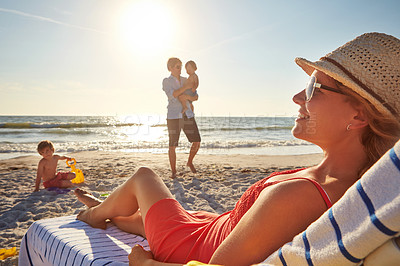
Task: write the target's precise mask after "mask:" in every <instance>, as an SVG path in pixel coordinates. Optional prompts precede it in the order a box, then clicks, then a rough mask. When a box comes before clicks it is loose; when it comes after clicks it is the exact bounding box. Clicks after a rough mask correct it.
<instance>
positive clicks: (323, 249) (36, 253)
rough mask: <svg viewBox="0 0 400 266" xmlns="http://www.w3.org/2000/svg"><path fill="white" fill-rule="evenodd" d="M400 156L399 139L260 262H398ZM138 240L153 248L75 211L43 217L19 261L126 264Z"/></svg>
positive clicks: (24, 244) (25, 240) (23, 246)
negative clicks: (86, 220) (93, 223)
mask: <svg viewBox="0 0 400 266" xmlns="http://www.w3.org/2000/svg"><path fill="white" fill-rule="evenodd" d="M399 158H400V141H399V142H397V143H396V145H395V146H394V148H392V149H391V150H390V151H388V152H387V153H386V154H385V155H384V156H383V157H382V158H381V159H380V160H379V161H378V162H377V163H376V164H375V165H374V166H372V167H371V169H369V170H368V171H367V172H366V173H365V174H364V175H363V177H361V178H360V180H359V181H357V182H356V183H355V184H354V185H353V186H351V187H350V188H349V189H348V190H347V191H346V193H345V194H344V195H343V197H342V198H341V199H340V200H339V201H338V202H337V203H336V204H334V205H333V207H331V208H330V209H329V210H327V211H326V212H325V213H324V214H323V215H322V216H321V217H320V218H319V219H318V220H317V221H315V222H314V223H312V224H311V225H310V226H309V227H308V228H307V229H306V230H305V231H304V232H302V233H300V234H299V235H297V236H296V237H294V239H293V241H292V242H290V243H287V244H285V245H284V246H283V247H281V248H280V249H279V250H277V251H276V252H275V253H273V254H272V255H271V256H269V257H268V258H267V259H266V260H265V261H264V262H263V263H261V264H259V265H260V266H261V265H357V264H360V263H362V262H363V260H364V258H367V259H366V260H365V264H366V265H367V263H368V261H370V262H372V263H373V260H374V259H378V260H382V254H385V255H383V258H384V259H391V260H392V261H396V262H398V261H400V250H399V249H398V248H397V247H396V245H395V244H394V243H393V241H392V239H393V238H394V237H396V236H398V235H399V232H400V159H399ZM135 244H140V245H142V246H144V247H145V249H147V250H148V249H149V246H148V243H147V241H146V240H145V239H144V238H142V237H139V236H135V235H131V234H128V233H125V232H122V231H121V230H119V229H118V228H116V227H115V226H114V225H109V226H108V228H107V230H101V229H95V228H92V227H90V226H89V225H87V224H85V223H83V222H81V221H78V220H76V219H75V216H67V217H59V218H53V219H45V220H41V221H37V222H35V223H33V224H32V225H31V227H30V228H29V230H28V231H27V233H26V234H25V236H24V237H23V239H22V242H21V248H20V255H19V265H128V254H129V253H130V250H131V247H133V246H134V245H135ZM385 252H386V253H385ZM387 252H389V253H387ZM369 254H370V255H369ZM386 254H389V255H386ZM379 256H381V258H379ZM371 260H372V261H371ZM382 263H383V262H382ZM382 263H379V264H378V265H383V264H382ZM394 265H396V264H394ZM398 265H400V263H398Z"/></svg>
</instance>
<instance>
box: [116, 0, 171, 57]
mask: <svg viewBox="0 0 400 266" xmlns="http://www.w3.org/2000/svg"><path fill="white" fill-rule="evenodd" d="M119 29H120V35H121V37H122V40H123V41H124V42H125V44H126V45H128V46H129V47H130V48H132V49H134V51H135V52H137V53H153V54H154V53H158V52H161V51H163V50H166V49H167V48H168V46H169V44H170V42H171V40H172V33H173V18H172V16H171V14H170V11H169V9H168V8H167V7H165V6H164V5H163V4H162V3H161V2H155V1H137V2H135V3H133V4H132V5H131V6H129V7H127V8H126V9H125V10H124V12H123V14H122V15H121V19H120V25H119Z"/></svg>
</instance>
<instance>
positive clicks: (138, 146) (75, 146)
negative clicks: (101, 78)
mask: <svg viewBox="0 0 400 266" xmlns="http://www.w3.org/2000/svg"><path fill="white" fill-rule="evenodd" d="M305 145H313V144H311V143H308V142H306V141H303V140H298V139H294V140H248V141H245V140H242V141H239V140H237V141H234V140H230V141H222V140H219V141H204V142H202V144H201V149H205V150H207V149H208V150H212V149H219V150H229V149H237V148H239V149H240V148H271V147H293V146H305ZM36 146H37V143H4V142H3V143H1V142H0V153H13V152H24V153H35V152H36ZM179 148H180V149H189V148H190V143H189V142H182V143H180V145H179ZM152 149H165V150H167V149H168V140H164V141H157V142H151V141H138V142H116V141H91V142H64V143H60V142H59V143H57V147H56V150H57V152H79V151H96V150H104V151H118V150H120V151H123V150H136V151H145V150H146V151H148V150H152Z"/></svg>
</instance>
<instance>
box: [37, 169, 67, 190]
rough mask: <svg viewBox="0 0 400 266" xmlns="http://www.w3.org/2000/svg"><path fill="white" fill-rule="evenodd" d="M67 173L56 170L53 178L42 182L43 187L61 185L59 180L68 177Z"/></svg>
mask: <svg viewBox="0 0 400 266" xmlns="http://www.w3.org/2000/svg"><path fill="white" fill-rule="evenodd" d="M68 174H69V172H58V173H57V175H56V177H54V178H53V179H50V180H48V181H45V182H43V186H44V187H45V188H49V187H61V182H60V181H61V180H67V179H68Z"/></svg>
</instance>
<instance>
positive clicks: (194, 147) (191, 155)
mask: <svg viewBox="0 0 400 266" xmlns="http://www.w3.org/2000/svg"><path fill="white" fill-rule="evenodd" d="M199 148H200V142H193V143H192V146H191V147H190V153H189V158H188V162H187V164H186V165H187V166H188V167H189V168H190V170H191V171H192V172H193V173H196V172H197V171H196V168H194V165H193V159H194V156H196V154H197V152H198V150H199Z"/></svg>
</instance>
